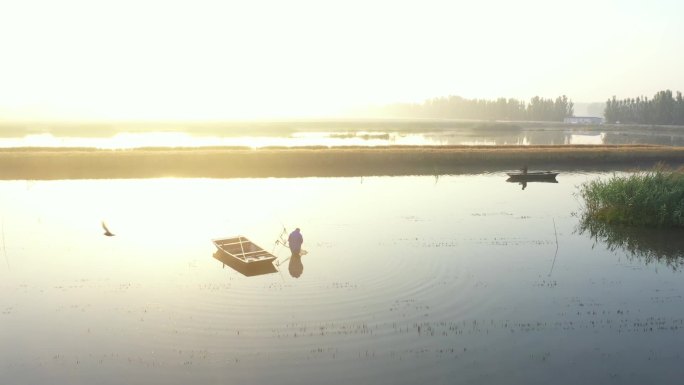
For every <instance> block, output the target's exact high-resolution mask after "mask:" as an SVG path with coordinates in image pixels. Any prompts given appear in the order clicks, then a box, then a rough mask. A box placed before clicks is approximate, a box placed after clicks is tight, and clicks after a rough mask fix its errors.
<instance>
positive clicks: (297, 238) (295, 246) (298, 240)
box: [287, 227, 304, 257]
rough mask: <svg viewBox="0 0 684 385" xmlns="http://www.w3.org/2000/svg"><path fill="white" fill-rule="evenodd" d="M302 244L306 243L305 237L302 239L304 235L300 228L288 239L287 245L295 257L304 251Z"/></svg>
mask: <svg viewBox="0 0 684 385" xmlns="http://www.w3.org/2000/svg"><path fill="white" fill-rule="evenodd" d="M302 243H304V237H302V233H301V231H300V230H299V227H297V228H296V229H295V231H293V232H291V233H290V236H289V237H288V238H287V244H288V245H289V246H290V252H292V256H293V257H294V256H299V253H300V252H301V251H302Z"/></svg>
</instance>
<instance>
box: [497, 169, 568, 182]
mask: <svg viewBox="0 0 684 385" xmlns="http://www.w3.org/2000/svg"><path fill="white" fill-rule="evenodd" d="M506 174H507V175H508V176H509V180H511V181H552V180H555V179H556V176H557V175H558V173H557V172H552V171H530V172H521V171H519V172H507V173H506Z"/></svg>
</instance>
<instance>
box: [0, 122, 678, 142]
mask: <svg viewBox="0 0 684 385" xmlns="http://www.w3.org/2000/svg"><path fill="white" fill-rule="evenodd" d="M5 128H6V127H5ZM3 132H4V134H2V133H0V148H17V147H57V148H63V147H84V148H100V149H130V148H142V147H197V148H201V147H217V146H229V147H234V146H239V147H252V148H259V147H269V146H283V147H297V146H324V147H335V146H393V145H411V146H419V145H431V146H439V145H485V146H486V145H491V146H493V145H562V144H575V145H576V144H587V145H614V144H655V145H668V146H682V145H684V134H682V133H681V132H679V131H678V130H669V129H662V128H661V129H643V128H640V129H634V128H633V127H629V126H625V127H620V126H600V125H596V126H569V125H565V126H562V125H560V126H559V125H558V124H556V125H549V126H544V125H543V124H527V126H525V124H523V125H522V127H521V126H518V125H516V123H497V122H468V121H463V122H459V121H439V120H435V121H429V120H428V121H410V120H409V121H401V120H357V121H320V122H314V121H307V122H297V121H293V122H262V123H255V122H252V123H225V124H219V123H215V124H211V125H209V124H207V125H201V124H198V123H195V124H188V125H180V124H177V125H170V124H168V125H164V124H149V125H120V126H103V127H100V126H92V127H90V126H83V127H82V126H69V125H66V126H54V127H53V126H45V127H40V126H38V127H33V126H29V127H23V128H22V127H19V128H14V130H6V129H3Z"/></svg>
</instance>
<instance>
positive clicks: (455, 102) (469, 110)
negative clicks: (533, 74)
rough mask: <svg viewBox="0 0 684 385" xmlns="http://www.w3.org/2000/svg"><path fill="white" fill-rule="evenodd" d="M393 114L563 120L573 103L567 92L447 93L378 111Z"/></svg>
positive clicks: (483, 118) (399, 115)
mask: <svg viewBox="0 0 684 385" xmlns="http://www.w3.org/2000/svg"><path fill="white" fill-rule="evenodd" d="M381 112H382V113H383V114H387V115H390V116H395V117H417V118H440V119H476V120H515V121H523V120H537V121H562V120H563V119H564V118H566V117H570V116H573V113H574V111H573V103H572V101H571V100H570V99H568V97H567V96H565V95H563V96H559V97H557V98H556V99H555V100H554V99H545V98H540V97H539V96H535V97H534V98H532V99H530V101H529V103H526V102H524V101H521V100H518V99H506V98H498V99H496V100H487V99H465V98H462V97H460V96H446V97H438V98H433V99H429V100H426V101H425V102H423V103H417V104H393V105H389V106H385V107H384V108H382V111H381Z"/></svg>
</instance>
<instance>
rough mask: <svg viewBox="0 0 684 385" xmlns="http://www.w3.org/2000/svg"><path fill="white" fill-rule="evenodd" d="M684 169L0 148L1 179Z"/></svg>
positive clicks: (683, 152) (644, 162) (505, 153)
mask: <svg viewBox="0 0 684 385" xmlns="http://www.w3.org/2000/svg"><path fill="white" fill-rule="evenodd" d="M659 163H662V164H666V165H668V166H671V167H679V166H682V165H684V147H670V146H652V145H612V146H597V145H553V146H387V147H332V148H328V147H268V148H260V149H251V148H240V147H209V148H141V149H132V150H99V149H91V148H7V149H0V180H56V179H124V178H163V177H180V178H250V177H256V178H261V177H345V176H401V175H446V174H473V173H488V172H502V171H505V170H516V169H519V168H521V167H522V166H523V165H527V166H528V167H529V169H531V170H557V171H563V170H586V171H598V170H602V171H610V170H616V169H630V168H631V169H635V168H636V169H647V168H651V167H653V166H654V165H656V164H659Z"/></svg>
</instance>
